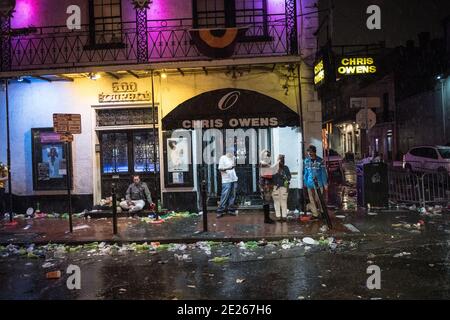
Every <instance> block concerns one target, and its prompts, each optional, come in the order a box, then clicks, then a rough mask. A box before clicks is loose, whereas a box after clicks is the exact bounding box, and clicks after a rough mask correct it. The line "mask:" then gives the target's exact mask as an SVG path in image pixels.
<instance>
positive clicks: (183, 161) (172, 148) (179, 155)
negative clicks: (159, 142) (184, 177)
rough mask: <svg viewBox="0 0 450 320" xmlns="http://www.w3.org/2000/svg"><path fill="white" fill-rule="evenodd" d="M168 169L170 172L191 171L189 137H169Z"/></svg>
mask: <svg viewBox="0 0 450 320" xmlns="http://www.w3.org/2000/svg"><path fill="white" fill-rule="evenodd" d="M167 170H168V171H169V172H189V150H188V139H187V138H183V137H179V138H169V139H167Z"/></svg>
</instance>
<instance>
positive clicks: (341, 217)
mask: <svg viewBox="0 0 450 320" xmlns="http://www.w3.org/2000/svg"><path fill="white" fill-rule="evenodd" d="M336 218H338V219H345V218H346V217H345V216H343V215H337V216H336Z"/></svg>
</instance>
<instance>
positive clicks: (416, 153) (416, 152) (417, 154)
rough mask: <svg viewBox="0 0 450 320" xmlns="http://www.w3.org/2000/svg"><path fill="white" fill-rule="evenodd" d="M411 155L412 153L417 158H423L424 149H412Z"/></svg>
mask: <svg viewBox="0 0 450 320" xmlns="http://www.w3.org/2000/svg"><path fill="white" fill-rule="evenodd" d="M409 153H411V154H412V155H413V156H415V157H423V152H422V148H415V149H411V151H410V152H409Z"/></svg>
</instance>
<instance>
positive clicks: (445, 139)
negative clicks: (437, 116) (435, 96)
mask: <svg viewBox="0 0 450 320" xmlns="http://www.w3.org/2000/svg"><path fill="white" fill-rule="evenodd" d="M441 106H442V128H443V132H444V143H445V144H447V143H448V142H449V141H447V121H446V117H447V112H446V111H445V79H441Z"/></svg>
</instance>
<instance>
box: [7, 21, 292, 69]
mask: <svg viewBox="0 0 450 320" xmlns="http://www.w3.org/2000/svg"><path fill="white" fill-rule="evenodd" d="M265 21H266V22H258V23H252V24H251V25H250V26H249V29H248V31H247V33H246V38H245V39H243V41H240V42H238V44H237V46H236V50H235V54H234V56H233V58H239V57H255V56H280V55H281V56H282V55H288V54H289V40H288V36H287V21H286V15H285V14H271V15H267V19H265ZM192 28H193V21H192V19H190V18H189V19H167V20H148V21H147V30H146V33H147V35H146V36H147V39H148V46H147V50H148V62H149V63H151V62H170V61H185V60H202V59H207V58H206V57H205V56H202V54H201V53H200V52H199V51H198V50H197V48H196V46H195V44H194V43H193V42H192V39H191V36H190V33H189V30H190V29H192ZM119 29H120V30H122V32H121V34H120V36H119V37H116V39H115V40H114V43H109V44H108V43H104V44H95V43H94V44H93V34H92V32H91V31H92V30H89V25H83V26H81V30H73V31H70V30H68V29H67V27H66V26H51V27H38V28H33V29H32V30H31V31H30V33H29V34H27V33H24V34H20V35H12V36H11V71H19V70H37V69H54V68H68V67H86V66H92V65H116V64H136V63H138V60H137V54H138V52H137V50H138V49H137V48H138V44H137V41H138V34H137V31H136V30H137V29H136V22H123V23H122V24H121V26H120V28H119ZM94 38H95V37H94ZM97 38H98V37H97ZM100 38H101V37H100ZM117 38H119V41H117ZM120 40H121V41H120Z"/></svg>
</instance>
